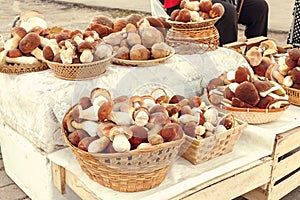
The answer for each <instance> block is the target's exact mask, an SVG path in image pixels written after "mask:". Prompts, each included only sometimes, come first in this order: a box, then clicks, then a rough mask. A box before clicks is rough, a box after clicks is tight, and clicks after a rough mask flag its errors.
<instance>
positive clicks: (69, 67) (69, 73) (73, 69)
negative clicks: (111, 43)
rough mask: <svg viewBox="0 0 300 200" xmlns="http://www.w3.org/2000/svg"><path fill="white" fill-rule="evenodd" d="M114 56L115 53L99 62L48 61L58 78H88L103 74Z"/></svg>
mask: <svg viewBox="0 0 300 200" xmlns="http://www.w3.org/2000/svg"><path fill="white" fill-rule="evenodd" d="M113 57H114V55H112V56H111V57H109V58H105V59H103V60H100V61H97V62H91V63H84V64H62V63H57V62H50V61H46V63H47V65H48V66H49V68H50V69H51V70H52V71H53V72H54V75H55V76H56V77H58V78H61V79H65V80H72V81H73V80H87V79H92V78H95V77H97V76H99V75H101V74H103V73H104V72H105V71H106V69H107V67H108V66H109V65H110V63H111V60H112V58H113Z"/></svg>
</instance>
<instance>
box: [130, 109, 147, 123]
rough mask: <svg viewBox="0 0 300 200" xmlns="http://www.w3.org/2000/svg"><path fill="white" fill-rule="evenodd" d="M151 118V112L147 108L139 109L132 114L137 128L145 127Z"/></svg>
mask: <svg viewBox="0 0 300 200" xmlns="http://www.w3.org/2000/svg"><path fill="white" fill-rule="evenodd" d="M149 118H150V113H149V110H148V109H147V108H145V107H137V108H136V109H135V110H134V112H133V114H132V119H133V120H134V123H135V124H136V125H137V126H145V125H146V124H147V123H148V121H149Z"/></svg>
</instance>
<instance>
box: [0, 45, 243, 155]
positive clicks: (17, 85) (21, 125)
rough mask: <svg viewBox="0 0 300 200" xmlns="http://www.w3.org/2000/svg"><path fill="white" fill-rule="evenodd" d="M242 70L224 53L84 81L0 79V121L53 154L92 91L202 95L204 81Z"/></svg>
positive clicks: (36, 76) (47, 75)
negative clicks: (67, 116) (74, 109)
mask: <svg viewBox="0 0 300 200" xmlns="http://www.w3.org/2000/svg"><path fill="white" fill-rule="evenodd" d="M239 65H247V62H246V60H245V59H244V58H243V57H242V56H241V55H240V54H238V53H236V52H234V51H232V50H229V49H224V48H219V49H217V50H215V51H209V52H207V53H204V54H193V55H184V56H182V55H175V56H173V57H172V58H171V59H170V60H168V61H167V62H166V63H164V64H160V65H156V66H151V67H122V66H116V65H110V66H109V67H108V70H107V72H106V73H105V74H103V75H101V76H99V77H98V78H95V79H92V80H86V81H67V80H62V79H59V78H56V77H55V76H54V74H53V73H52V71H51V70H46V71H41V72H34V73H27V74H22V75H8V74H3V73H0V84H1V85H2V88H1V90H0V99H1V101H0V117H2V118H3V119H4V122H5V123H6V124H7V125H9V126H11V127H12V128H13V129H15V130H16V131H17V132H18V133H20V134H22V135H23V136H25V137H26V138H28V140H30V141H31V142H32V143H34V144H35V145H36V146H37V147H38V148H41V149H42V150H44V151H45V152H52V151H53V150H55V149H57V148H58V147H59V146H61V145H65V142H64V141H63V139H62V136H61V133H60V123H61V120H62V117H63V115H64V113H65V112H66V111H67V110H68V109H69V108H70V107H71V106H72V105H74V104H75V103H76V102H77V101H78V100H79V98H81V97H83V96H88V95H89V94H90V91H91V90H92V89H93V88H95V87H103V88H106V89H109V90H110V91H111V93H112V96H113V97H117V96H119V95H123V94H127V95H134V94H149V93H150V92H151V91H152V90H153V89H155V88H157V87H162V88H164V89H165V90H166V91H167V93H168V94H169V95H173V94H181V95H184V96H186V97H189V96H193V95H201V94H202V92H203V88H204V87H206V85H207V83H208V81H209V80H210V79H211V78H213V77H216V76H218V75H219V74H220V73H221V72H223V71H224V70H225V69H229V68H235V67H237V66H239Z"/></svg>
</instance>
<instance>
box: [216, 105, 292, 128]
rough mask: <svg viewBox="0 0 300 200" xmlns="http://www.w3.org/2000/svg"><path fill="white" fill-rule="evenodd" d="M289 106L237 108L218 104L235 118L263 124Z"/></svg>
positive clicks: (274, 118)
mask: <svg viewBox="0 0 300 200" xmlns="http://www.w3.org/2000/svg"><path fill="white" fill-rule="evenodd" d="M288 107H289V106H285V107H283V108H275V109H258V108H237V107H230V106H219V107H218V108H219V109H220V110H221V111H222V112H225V113H232V114H233V115H234V116H235V117H236V118H237V119H240V120H242V121H245V122H247V123H249V124H264V123H268V122H272V121H275V120H277V119H278V118H279V117H280V116H281V115H282V114H283V112H284V111H285V110H286V109H287V108H288Z"/></svg>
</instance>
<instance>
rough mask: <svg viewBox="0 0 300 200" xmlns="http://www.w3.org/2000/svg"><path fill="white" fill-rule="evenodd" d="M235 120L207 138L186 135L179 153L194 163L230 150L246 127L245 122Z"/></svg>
mask: <svg viewBox="0 0 300 200" xmlns="http://www.w3.org/2000/svg"><path fill="white" fill-rule="evenodd" d="M235 121H236V123H237V124H236V125H235V127H233V128H231V129H229V130H227V131H224V132H222V133H218V134H215V135H213V136H210V137H207V138H203V139H197V138H192V137H190V136H186V137H185V142H184V143H183V144H182V145H181V148H180V153H179V154H180V155H181V156H182V157H183V158H185V159H187V160H188V161H190V162H191V163H193V164H194V165H196V164H200V163H202V162H205V161H207V160H210V159H213V158H215V157H218V156H221V155H224V154H226V153H229V152H231V151H232V150H233V148H234V145H235V144H236V143H237V141H238V140H239V138H240V136H241V134H242V132H243V130H244V129H245V128H246V127H247V123H246V122H243V121H240V120H235Z"/></svg>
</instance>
